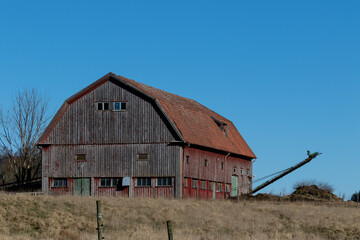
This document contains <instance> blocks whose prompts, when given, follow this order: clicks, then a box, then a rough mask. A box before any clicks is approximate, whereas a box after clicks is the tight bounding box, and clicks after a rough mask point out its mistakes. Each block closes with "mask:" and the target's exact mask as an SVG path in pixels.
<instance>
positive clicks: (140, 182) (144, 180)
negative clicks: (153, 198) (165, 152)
mask: <svg viewBox="0 0 360 240" xmlns="http://www.w3.org/2000/svg"><path fill="white" fill-rule="evenodd" d="M136 186H137V187H149V186H151V178H149V177H140V178H137V179H136Z"/></svg>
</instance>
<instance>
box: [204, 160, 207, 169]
mask: <svg viewBox="0 0 360 240" xmlns="http://www.w3.org/2000/svg"><path fill="white" fill-rule="evenodd" d="M204 166H205V167H207V166H208V160H207V159H204Z"/></svg>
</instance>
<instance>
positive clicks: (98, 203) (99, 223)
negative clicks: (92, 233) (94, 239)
mask: <svg viewBox="0 0 360 240" xmlns="http://www.w3.org/2000/svg"><path fill="white" fill-rule="evenodd" d="M96 212H97V216H96V218H97V230H98V240H102V239H103V236H102V232H103V229H102V228H103V224H102V215H101V201H100V200H97V201H96Z"/></svg>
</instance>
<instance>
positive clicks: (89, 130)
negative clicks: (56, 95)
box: [44, 81, 176, 144]
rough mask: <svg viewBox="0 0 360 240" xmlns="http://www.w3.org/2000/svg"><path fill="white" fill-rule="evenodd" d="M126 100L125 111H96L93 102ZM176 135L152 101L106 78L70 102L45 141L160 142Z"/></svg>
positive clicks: (55, 142)
mask: <svg viewBox="0 0 360 240" xmlns="http://www.w3.org/2000/svg"><path fill="white" fill-rule="evenodd" d="M114 101H122V102H126V104H127V105H126V111H97V110H96V108H95V103H97V102H110V104H111V108H112V103H113V102H114ZM175 138H176V137H175V134H174V133H173V132H172V130H170V128H169V127H168V125H167V122H166V121H165V120H164V117H163V116H162V114H161V113H160V111H159V109H158V108H157V107H156V106H155V104H154V103H153V102H152V101H151V100H149V99H147V98H146V97H144V96H142V95H141V94H140V93H137V92H134V91H133V90H131V89H129V88H127V87H126V86H121V85H118V84H116V83H113V82H111V81H107V82H105V83H104V84H102V85H100V86H99V87H97V88H96V89H94V90H93V91H91V92H89V93H87V94H85V95H83V96H82V97H80V98H79V99H77V100H76V101H75V102H73V103H71V104H70V105H69V106H68V107H67V109H66V110H65V112H64V114H63V115H62V117H61V119H60V120H59V121H58V123H57V124H56V126H55V127H54V128H53V130H52V131H51V133H50V134H49V136H47V138H46V141H44V142H47V143H49V144H117V143H159V142H162V143H164V142H171V141H172V140H175Z"/></svg>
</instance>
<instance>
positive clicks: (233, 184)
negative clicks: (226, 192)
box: [231, 175, 238, 197]
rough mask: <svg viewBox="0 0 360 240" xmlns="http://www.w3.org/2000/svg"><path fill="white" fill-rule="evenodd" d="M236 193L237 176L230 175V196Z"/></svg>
mask: <svg viewBox="0 0 360 240" xmlns="http://www.w3.org/2000/svg"><path fill="white" fill-rule="evenodd" d="M237 195H238V176H235V175H233V176H231V196H232V197H236V196H237Z"/></svg>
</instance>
